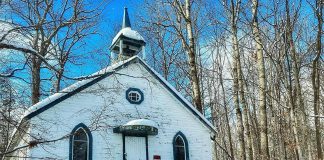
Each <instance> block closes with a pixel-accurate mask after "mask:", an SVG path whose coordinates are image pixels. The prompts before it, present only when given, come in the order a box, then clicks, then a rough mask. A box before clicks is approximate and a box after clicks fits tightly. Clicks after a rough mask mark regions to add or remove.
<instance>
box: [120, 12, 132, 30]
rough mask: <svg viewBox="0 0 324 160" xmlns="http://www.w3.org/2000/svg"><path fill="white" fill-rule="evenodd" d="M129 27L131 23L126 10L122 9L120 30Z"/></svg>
mask: <svg viewBox="0 0 324 160" xmlns="http://www.w3.org/2000/svg"><path fill="white" fill-rule="evenodd" d="M126 27H131V23H130V20H129V16H128V11H127V8H126V7H125V8H124V17H123V26H122V28H126Z"/></svg>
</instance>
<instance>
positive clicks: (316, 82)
mask: <svg viewBox="0 0 324 160" xmlns="http://www.w3.org/2000/svg"><path fill="white" fill-rule="evenodd" d="M316 8H317V10H316V11H315V13H316V16H317V21H318V26H317V28H318V30H317V37H316V57H315V58H314V60H313V63H312V65H313V70H312V75H311V77H312V85H313V93H314V98H313V99H314V102H313V108H314V114H315V117H314V121H315V137H316V150H317V159H319V160H323V153H322V146H321V145H322V144H321V143H322V141H321V136H322V135H321V121H320V119H319V117H318V115H319V108H320V85H321V84H320V75H321V74H320V65H319V62H320V61H319V60H320V56H321V53H322V40H321V38H322V25H323V19H322V10H323V5H322V4H321V0H317V1H316Z"/></svg>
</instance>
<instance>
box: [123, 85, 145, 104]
mask: <svg viewBox="0 0 324 160" xmlns="http://www.w3.org/2000/svg"><path fill="white" fill-rule="evenodd" d="M126 99H127V100H128V102H129V103H132V104H140V103H142V102H143V100H144V94H143V92H142V91H141V90H140V89H138V88H129V89H128V90H127V91H126Z"/></svg>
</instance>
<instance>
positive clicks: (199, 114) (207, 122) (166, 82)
mask: <svg viewBox="0 0 324 160" xmlns="http://www.w3.org/2000/svg"><path fill="white" fill-rule="evenodd" d="M139 59H140V58H139ZM142 62H143V63H144V64H145V65H146V66H147V67H148V68H149V69H150V70H151V71H152V72H153V73H154V74H155V75H156V76H157V77H159V79H160V80H161V81H162V82H163V83H164V84H165V85H167V86H168V87H169V88H170V89H171V90H172V91H173V92H174V93H175V94H176V95H177V96H178V97H179V98H181V100H183V102H185V103H186V105H187V106H188V107H190V109H191V110H192V111H193V112H195V113H196V114H197V115H198V116H199V117H200V118H201V119H202V120H203V121H204V122H205V123H206V124H207V125H208V126H209V127H210V128H211V129H213V130H214V131H215V132H216V130H215V128H214V126H213V125H212V124H211V123H210V122H209V121H208V120H207V119H206V118H205V116H204V115H202V114H201V113H200V112H199V111H198V110H197V109H196V108H195V107H194V106H193V105H192V104H191V103H190V102H189V101H188V100H187V99H186V98H184V97H183V96H182V95H181V94H180V93H179V92H178V91H177V90H176V89H175V88H174V87H173V86H172V85H171V84H170V83H169V82H168V81H167V80H166V79H164V78H163V77H162V76H161V75H160V74H159V73H158V72H156V71H155V70H154V69H153V68H151V67H150V66H149V65H148V64H147V63H145V62H144V61H142Z"/></svg>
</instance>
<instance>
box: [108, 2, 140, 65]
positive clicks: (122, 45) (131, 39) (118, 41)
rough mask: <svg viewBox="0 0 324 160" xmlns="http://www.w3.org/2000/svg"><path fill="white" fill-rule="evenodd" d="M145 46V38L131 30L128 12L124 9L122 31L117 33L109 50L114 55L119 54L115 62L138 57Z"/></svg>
mask: <svg viewBox="0 0 324 160" xmlns="http://www.w3.org/2000/svg"><path fill="white" fill-rule="evenodd" d="M145 44H146V43H145V41H144V38H143V37H142V36H141V35H140V34H139V33H138V32H137V31H135V30H132V29H131V23H130V20H129V16H128V11H127V8H124V16H123V23H122V29H121V30H120V31H119V32H118V33H117V35H116V36H115V38H114V39H113V41H112V43H111V46H110V48H109V49H110V52H111V54H112V55H116V54H117V57H116V58H113V61H115V62H116V61H120V60H125V59H128V58H130V57H133V56H135V55H137V54H138V53H140V52H141V51H142V50H144V46H145ZM112 57H115V56H112Z"/></svg>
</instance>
